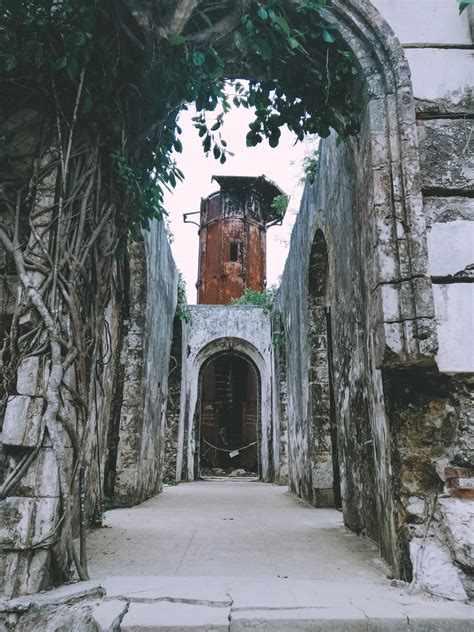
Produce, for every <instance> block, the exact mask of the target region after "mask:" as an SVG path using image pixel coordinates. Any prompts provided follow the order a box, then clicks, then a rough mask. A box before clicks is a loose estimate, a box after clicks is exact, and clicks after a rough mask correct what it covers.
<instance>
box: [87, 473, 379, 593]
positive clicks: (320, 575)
mask: <svg viewBox="0 0 474 632" xmlns="http://www.w3.org/2000/svg"><path fill="white" fill-rule="evenodd" d="M105 526H106V528H102V529H98V530H96V531H94V532H93V533H92V534H91V535H90V536H89V548H90V551H89V557H90V563H89V570H90V573H91V576H92V577H110V576H114V575H115V576H116V575H123V574H124V571H125V570H126V572H127V574H135V575H166V576H171V575H179V576H188V575H200V576H209V577H216V576H230V575H231V576H246V577H253V578H257V577H273V578H274V579H277V578H289V579H324V580H333V581H334V580H347V581H382V582H383V581H385V582H386V583H388V582H387V580H386V574H387V573H388V572H389V570H388V568H387V567H386V566H385V564H384V563H383V562H382V560H381V559H380V557H379V553H378V550H377V548H376V547H375V546H372V545H371V544H370V542H368V541H367V540H366V539H364V538H360V537H357V536H356V535H355V534H354V533H352V532H351V531H349V530H348V529H346V528H345V527H344V526H343V524H342V514H341V513H340V512H338V511H335V510H333V509H318V510H316V509H314V508H313V507H310V506H309V505H307V504H305V503H303V502H302V501H300V500H299V499H298V498H297V497H296V496H294V495H293V494H290V493H289V492H288V491H287V490H286V488H284V487H278V486H275V485H268V484H265V483H256V482H255V483H251V482H250V483H248V482H247V483H241V482H237V481H235V480H234V481H232V480H229V481H223V482H214V481H212V482H195V483H184V484H181V485H178V486H176V487H168V488H166V489H165V491H164V493H163V494H160V495H159V496H156V497H155V498H152V499H151V500H148V501H147V502H144V503H142V504H141V505H139V506H137V507H133V508H130V509H115V510H113V511H109V512H107V514H106V519H105Z"/></svg>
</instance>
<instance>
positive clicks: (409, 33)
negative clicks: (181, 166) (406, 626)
mask: <svg viewBox="0 0 474 632" xmlns="http://www.w3.org/2000/svg"><path fill="white" fill-rule="evenodd" d="M353 4H354V5H355V4H357V7H358V9H359V10H361V11H362V12H365V11H366V13H364V17H365V19H366V20H367V22H364V23H363V24H364V28H366V30H365V31H364V34H365V37H366V40H365V41H360V40H358V39H357V35H356V34H355V33H354V31H352V26H351V24H350V16H351V8H350V7H348V9H349V10H348V11H347V13H346V14H345V16H344V17H343V16H341V21H342V22H343V25H344V26H343V28H344V29H345V33H346V41H348V43H350V44H351V46H352V47H353V50H355V51H357V53H358V54H357V56H358V58H359V60H363V61H362V62H361V63H362V68H361V71H362V76H363V77H364V80H365V81H366V84H365V86H364V87H363V88H362V93H361V97H360V102H361V104H362V106H363V111H364V116H363V120H362V125H361V130H360V132H359V134H358V135H357V136H356V137H354V138H353V139H351V140H349V141H348V142H345V143H343V144H342V145H340V146H338V144H337V142H336V138H335V135H333V136H331V137H330V138H329V139H326V140H324V141H323V142H322V144H321V152H320V164H319V171H318V176H317V179H316V182H315V184H314V185H313V186H311V185H309V184H307V186H306V189H305V192H304V196H303V201H302V205H301V210H300V214H299V216H298V219H297V222H296V224H295V228H294V230H293V234H292V239H291V246H290V255H289V259H288V261H287V264H286V268H285V272H284V275H283V279H282V285H281V289H280V293H279V296H278V300H277V309H278V311H279V312H280V314H281V318H282V321H283V326H284V330H285V333H286V355H287V393H288V395H287V406H288V408H287V416H288V442H289V446H288V450H289V484H290V488H291V489H292V490H293V491H295V492H296V493H297V494H299V495H300V496H302V497H303V498H305V499H306V500H308V501H309V502H313V503H314V504H316V505H318V504H321V503H323V504H324V502H325V501H324V499H323V498H322V497H321V493H320V485H321V481H322V480H325V481H326V483H330V482H332V484H333V490H334V493H335V494H336V492H337V489H336V488H337V484H338V482H337V477H336V476H334V474H335V473H336V472H335V470H333V478H332V481H331V470H330V462H329V458H328V457H329V454H330V452H331V450H332V453H333V455H336V456H337V457H338V461H339V465H337V464H336V462H335V460H334V459H333V466H337V468H338V469H339V474H340V491H341V495H342V506H343V513H344V521H345V523H346V525H347V526H349V527H350V528H351V529H353V530H355V531H357V532H360V533H364V534H367V535H368V536H369V537H371V538H372V539H374V540H376V541H377V542H379V544H380V547H381V551H382V554H383V556H384V557H385V558H386V559H387V561H388V562H389V563H390V564H391V565H392V566H393V568H394V572H395V573H396V574H397V575H398V576H400V577H403V578H405V579H408V580H411V579H413V585H414V586H415V587H418V588H421V589H423V590H426V591H428V592H431V593H432V594H436V595H441V596H449V597H450V598H454V599H465V598H466V597H467V596H468V595H469V594H472V572H473V561H472V555H471V556H469V555H466V551H467V550H469V547H470V546H472V541H471V540H472V538H471V537H470V536H468V535H467V533H468V532H469V529H471V533H472V531H473V528H474V524H473V519H474V518H473V509H472V503H470V502H468V498H470V495H471V492H470V491H469V490H470V487H471V486H472V480H473V478H474V469H472V468H473V465H474V462H473V453H472V441H473V439H472V437H473V434H472V432H473V427H472V399H470V397H469V395H468V393H469V391H470V390H471V389H472V381H473V377H472V372H473V370H474V360H473V358H474V354H473V353H472V345H470V343H469V340H470V336H471V337H472V324H473V323H472V305H473V294H472V290H473V288H474V285H473V284H472V282H471V281H472V270H471V268H472V263H473V260H474V256H473V246H472V243H473V241H472V225H473V224H472V223H469V222H472V219H473V208H474V206H473V204H472V202H473V200H472V191H473V190H472V186H473V184H472V182H473V179H472V174H473V167H472V155H473V154H472V139H473V134H472V130H471V127H472V126H471V118H472V112H473V110H472V85H473V84H474V79H473V76H472V72H473V68H474V64H473V63H472V56H473V51H472V40H471V35H470V30H469V22H468V14H467V13H465V14H463V15H462V16H461V17H460V16H458V14H457V12H456V7H454V6H451V7H448V4H449V3H446V2H444V1H443V0H435V1H433V2H432V1H431V0H425V1H422V2H419V3H412V2H409V1H408V0H400V1H398V2H392V1H389V0H374V3H373V4H374V5H376V6H377V7H378V8H379V9H380V11H381V12H382V14H383V16H384V17H385V18H386V19H387V20H388V22H389V25H384V22H383V19H382V17H381V16H380V14H378V13H377V12H372V8H371V5H370V4H369V3H365V2H357V3H353ZM335 5H337V3H335ZM420 20H422V22H423V23H424V24H425V26H426V28H424V29H422V31H420V30H419V28H418V26H419V24H420ZM359 24H362V22H359ZM390 26H392V27H393V28H394V29H395V33H396V35H397V36H398V37H399V39H400V41H401V42H402V45H403V47H404V51H402V50H401V47H400V44H399V42H398V41H397V40H396V39H395V38H393V34H392V33H391V31H390ZM415 26H416V29H415ZM371 27H376V29H377V33H378V35H379V36H380V35H382V38H383V43H382V48H383V46H386V50H390V52H389V53H388V54H387V57H386V58H385V59H383V57H382V56H381V55H380V52H381V50H380V48H378V49H377V51H378V54H379V55H380V56H379V62H380V63H379V64H378V65H377V64H374V65H373V66H372V67H371V66H370V64H371V62H370V55H369V56H367V57H366V56H365V55H363V54H361V49H363V48H364V46H365V45H366V43H367V42H369V44H370V48H371V50H372V51H373V50H374V46H375V44H374V42H373V41H372V40H371V31H370V28H371ZM374 32H375V31H374ZM420 33H422V35H420ZM381 60H382V61H381ZM406 60H408V64H409V65H407V64H406ZM408 70H409V72H410V74H408ZM410 75H411V78H412V81H410ZM394 76H396V79H395V83H394V84H391V81H392V80H393V77H394ZM389 85H391V88H390V89H389V88H388V86H389ZM378 91H379V92H378ZM377 92H378V94H377ZM392 95H394V96H393V98H392ZM382 104H385V109H384V108H383V107H380V106H381V105H382ZM324 250H327V272H326V273H325V274H323V275H322V277H321V278H322V279H323V282H324V283H325V284H326V287H325V289H318V288H315V287H314V275H313V272H314V271H312V268H314V265H313V264H312V262H313V261H314V256H315V254H316V260H317V257H318V255H319V257H322V256H323V254H324ZM312 286H313V287H312ZM323 310H325V311H326V314H330V316H329V318H328V319H327V322H326V323H324V319H323V317H322V313H323ZM469 332H471V333H469ZM331 333H332V336H331V335H330V334H331ZM329 347H332V353H328V351H329ZM326 369H327V370H326ZM443 374H444V375H443ZM331 381H332V389H331ZM331 390H332V392H333V396H334V397H333V400H334V401H333V405H332V404H331V401H330V400H331V397H330V395H331ZM328 398H329V416H331V411H332V413H333V414H334V416H335V423H336V432H335V433H334V432H333V433H332V435H331V437H330V439H331V441H330V444H329V443H328V442H327V440H326V438H327V437H328V434H329V433H328V432H327V431H325V430H324V428H325V427H326V428H327V416H328V415H327V413H328ZM321 432H323V435H325V443H326V447H327V448H328V449H327V450H326V451H325V454H323V451H321V449H320V446H319V447H318V445H316V444H315V439H314V437H315V433H316V435H317V436H319V437H320V436H321ZM318 433H319V435H318ZM318 440H319V439H318ZM454 534H456V535H454ZM457 538H459V541H458V543H457V544H456V541H457Z"/></svg>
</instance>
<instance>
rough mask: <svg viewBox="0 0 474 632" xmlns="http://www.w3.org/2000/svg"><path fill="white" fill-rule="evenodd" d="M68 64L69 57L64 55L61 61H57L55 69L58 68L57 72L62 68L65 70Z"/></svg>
mask: <svg viewBox="0 0 474 632" xmlns="http://www.w3.org/2000/svg"><path fill="white" fill-rule="evenodd" d="M66 64H67V55H64V57H60V58H59V59H57V60H56V63H55V64H54V67H55V68H56V70H61V68H64V67H65V66H66Z"/></svg>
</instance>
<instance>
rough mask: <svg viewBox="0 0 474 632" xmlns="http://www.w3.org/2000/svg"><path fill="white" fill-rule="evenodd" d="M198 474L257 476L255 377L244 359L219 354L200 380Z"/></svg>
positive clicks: (253, 369) (256, 377)
mask: <svg viewBox="0 0 474 632" xmlns="http://www.w3.org/2000/svg"><path fill="white" fill-rule="evenodd" d="M201 389H202V390H201V423H200V426H201V427H200V472H201V474H202V473H216V470H222V471H221V472H219V474H221V475H224V474H230V473H231V472H232V471H235V470H236V469H243V470H245V471H246V472H247V473H249V474H250V473H251V474H254V475H257V474H258V465H259V463H258V452H259V451H258V376H257V372H256V370H255V368H254V367H253V365H252V364H250V362H248V361H247V360H246V359H245V358H243V357H241V356H238V355H235V354H221V355H219V356H217V357H216V358H215V359H213V360H211V361H210V362H209V363H208V364H207V365H206V366H205V367H204V369H203V372H202V379H201Z"/></svg>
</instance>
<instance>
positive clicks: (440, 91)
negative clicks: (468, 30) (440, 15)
mask: <svg viewBox="0 0 474 632" xmlns="http://www.w3.org/2000/svg"><path fill="white" fill-rule="evenodd" d="M445 4H446V3H445ZM405 54H406V56H407V58H408V62H409V64H410V70H411V75H412V82H413V94H414V96H415V99H416V100H417V109H418V110H421V111H423V112H432V113H436V112H440V113H443V114H444V113H450V112H472V110H473V109H474V101H473V99H472V86H473V85H474V71H473V68H474V63H473V62H474V53H473V51H472V50H463V49H458V50H456V49H454V48H453V49H445V48H432V47H430V48H411V49H407V50H405Z"/></svg>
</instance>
